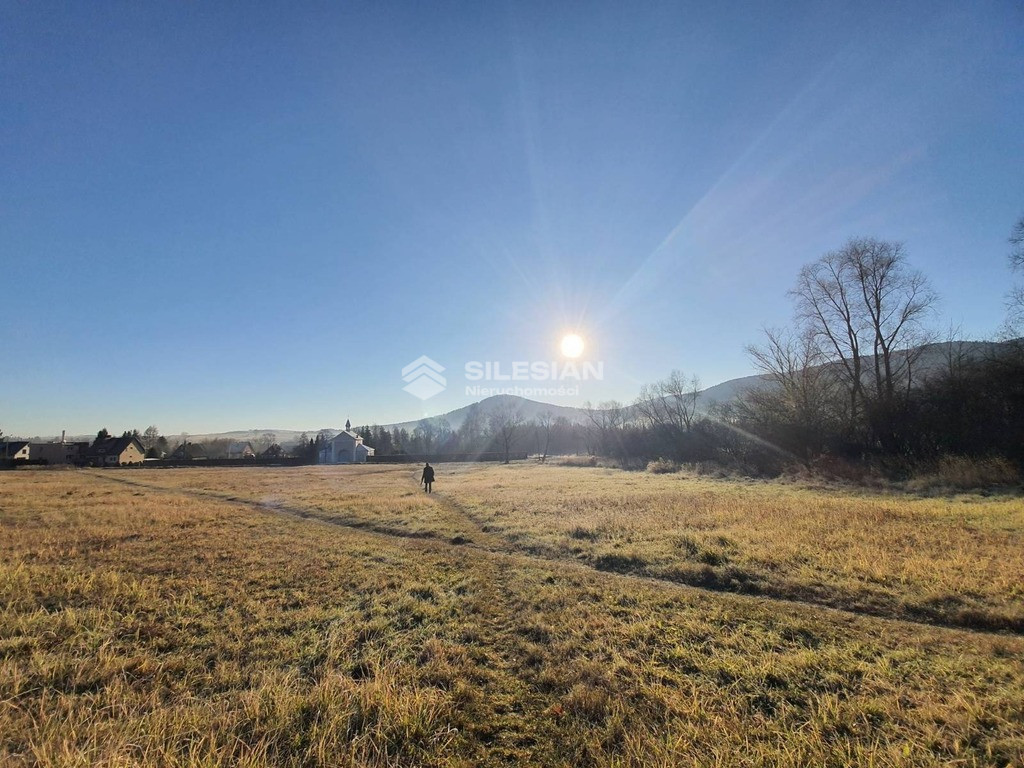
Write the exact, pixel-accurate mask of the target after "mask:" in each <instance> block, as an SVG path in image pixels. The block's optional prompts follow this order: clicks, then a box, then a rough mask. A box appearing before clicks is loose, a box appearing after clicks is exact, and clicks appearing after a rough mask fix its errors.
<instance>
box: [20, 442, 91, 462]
mask: <svg viewBox="0 0 1024 768" xmlns="http://www.w3.org/2000/svg"><path fill="white" fill-rule="evenodd" d="M88 453H89V444H88V443H68V442H65V441H64V440H61V441H60V442H53V443H31V444H30V446H29V454H30V455H31V457H32V459H33V460H41V461H45V462H46V463H47V464H51V465H52V464H84V463H85V462H86V461H87V456H88Z"/></svg>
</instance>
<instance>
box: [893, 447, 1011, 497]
mask: <svg viewBox="0 0 1024 768" xmlns="http://www.w3.org/2000/svg"><path fill="white" fill-rule="evenodd" d="M1020 482H1021V476H1020V472H1019V471H1018V470H1017V468H1016V467H1015V466H1014V465H1013V464H1012V463H1011V462H1009V461H1007V460H1006V459H1004V458H999V457H993V458H987V459H975V458H971V457H969V456H943V457H942V458H941V459H940V460H939V463H938V466H937V467H936V468H935V471H934V472H933V473H930V474H925V475H923V476H922V477H916V478H914V479H913V480H910V481H909V482H908V483H907V486H908V488H909V489H910V490H914V491H936V490H937V491H942V492H949V491H950V490H953V491H958V490H960V491H962V490H970V489H972V488H990V487H992V486H1012V485H1018V484H1019V483H1020Z"/></svg>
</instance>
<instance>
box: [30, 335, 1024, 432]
mask: <svg viewBox="0 0 1024 768" xmlns="http://www.w3.org/2000/svg"><path fill="white" fill-rule="evenodd" d="M1021 341H1022V339H1014V340H1012V341H1006V342H996V341H962V342H936V343H933V344H924V345H922V346H921V347H915V348H914V350H915V351H919V352H920V357H919V359H918V361H917V369H916V374H915V375H916V376H917V377H918V380H920V381H924V380H925V379H927V378H928V377H929V376H930V375H933V374H934V373H935V372H937V371H940V370H942V369H943V368H944V367H945V366H946V364H947V362H948V360H949V357H950V354H951V352H955V354H957V355H958V356H959V357H961V359H962V360H963V361H964V362H965V363H968V364H969V363H971V362H978V361H981V360H984V359H986V358H990V357H992V356H994V355H995V354H996V353H997V352H998V351H999V350H1000V349H1004V348H1006V346H1007V345H1010V344H1019V343H1021ZM897 354H900V353H897ZM902 354H906V352H904V353H902ZM871 359H873V358H871V357H870V356H869V357H866V358H865V361H868V360H871ZM868 368H870V366H868V365H865V370H867V369H868ZM767 383H768V382H767V379H766V378H765V377H764V376H757V375H754V376H742V377H740V378H737V379H729V380H728V381H723V382H722V383H721V384H716V385H714V386H713V387H708V388H707V389H704V390H702V391H701V392H700V394H699V395H698V400H697V407H698V409H700V410H706V409H707V408H709V407H710V406H711V405H712V404H714V403H722V404H724V403H728V402H730V401H732V400H735V399H736V398H738V397H740V396H741V395H742V394H743V393H745V392H749V391H750V390H751V389H754V388H756V387H758V386H762V385H765V384H767ZM509 405H511V406H512V407H513V408H515V409H517V410H518V411H519V412H520V413H521V414H522V416H523V418H524V419H526V420H527V421H529V420H531V419H536V418H538V417H539V416H541V415H542V414H544V413H551V414H552V415H553V416H554V417H555V418H559V417H562V418H565V419H566V420H568V421H569V422H570V423H573V424H585V423H587V422H588V420H589V419H588V416H587V412H586V410H585V409H583V408H577V407H574V406H568V405H555V404H552V403H543V402H539V401H537V400H529V399H527V398H525V397H519V396H517V395H493V396H491V397H487V398H484V399H483V400H480V401H479V402H477V403H470V404H469V405H465V406H462V407H461V408H456V409H455V410H452V411H448V412H447V413H442V414H439V415H437V416H430V417H428V418H426V419H415V420H413V421H402V422H395V423H391V424H381V425H380V426H382V427H385V428H387V429H389V430H392V429H406V430H409V431H410V432H411V431H412V430H414V429H415V428H416V427H417V426H419V424H420V423H421V422H422V421H424V420H426V421H428V422H431V423H433V424H440V423H441V422H443V421H444V422H447V423H448V425H449V426H450V427H451V428H452V429H458V428H459V427H461V426H462V424H463V422H464V421H465V420H466V417H467V416H468V415H469V413H470V410H471V409H472V408H474V407H475V408H477V409H479V411H480V416H481V418H482V419H483V420H485V421H486V419H487V418H488V416H489V415H490V414H492V413H494V412H495V411H496V410H498V409H499V408H503V407H506V406H509ZM623 407H624V408H625V409H626V411H627V416H629V415H630V412H631V411H632V407H631V404H629V403H623ZM371 423H372V422H371ZM356 426H363V424H362V423H360V424H358V425H356ZM341 430H342V428H341V427H336V428H326V429H324V428H318V429H305V430H298V429H240V430H233V431H230V432H210V433H205V434H200V433H195V434H192V433H190V434H189V435H188V439H189V440H194V441H197V442H198V441H205V440H220V439H227V440H232V441H245V440H256V439H258V438H259V437H261V436H262V435H265V434H267V433H273V434H274V436H275V438H276V440H277V442H278V443H280V444H281V445H283V446H286V447H287V446H289V445H294V444H295V443H296V442H298V440H299V437H300V436H301V435H302V434H303V433H305V434H306V435H308V436H310V437H313V436H315V435H316V434H317V433H318V432H321V431H326V432H328V433H330V434H331V435H332V436H333V435H336V434H338V433H339V432H341ZM165 437H167V439H168V440H170V441H171V442H174V440H176V439H180V438H181V433H171V434H168V435H165ZM93 438H95V434H92V435H75V436H73V437H72V436H69V437H68V438H67V439H68V440H69V441H85V440H89V441H91V440H92V439H93ZM11 439H16V438H14V437H12V438H11ZM22 439H27V438H22ZM32 439H37V438H32ZM43 439H45V440H54V439H56V438H53V437H51V438H43Z"/></svg>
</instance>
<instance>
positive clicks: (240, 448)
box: [227, 443, 256, 459]
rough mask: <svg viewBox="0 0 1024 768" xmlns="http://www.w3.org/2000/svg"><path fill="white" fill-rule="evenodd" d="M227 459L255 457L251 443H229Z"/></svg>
mask: <svg viewBox="0 0 1024 768" xmlns="http://www.w3.org/2000/svg"><path fill="white" fill-rule="evenodd" d="M227 454H228V458H229V459H255V458H256V451H254V450H253V449H252V443H231V445H229V446H228V452H227Z"/></svg>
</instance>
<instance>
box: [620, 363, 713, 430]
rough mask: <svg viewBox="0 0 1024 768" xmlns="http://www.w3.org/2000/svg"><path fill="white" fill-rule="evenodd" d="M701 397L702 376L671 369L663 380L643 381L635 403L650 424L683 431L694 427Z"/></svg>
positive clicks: (644, 419) (642, 418) (643, 419)
mask: <svg viewBox="0 0 1024 768" xmlns="http://www.w3.org/2000/svg"><path fill="white" fill-rule="evenodd" d="M699 398H700V379H699V378H697V377H696V376H691V377H689V378H687V376H686V374H684V373H683V372H682V371H672V373H670V374H669V375H668V377H667V378H665V379H662V380H661V381H657V382H655V383H654V384H644V385H643V386H642V387H641V388H640V394H639V396H638V397H637V399H636V401H635V402H634V404H633V405H634V407H635V408H636V411H637V413H638V414H639V415H640V418H641V420H642V421H644V422H645V423H646V424H647V425H648V426H651V427H654V428H660V429H667V430H669V431H672V432H675V433H683V432H689V431H690V430H691V429H693V424H694V421H695V419H696V416H697V401H698V400H699Z"/></svg>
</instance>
